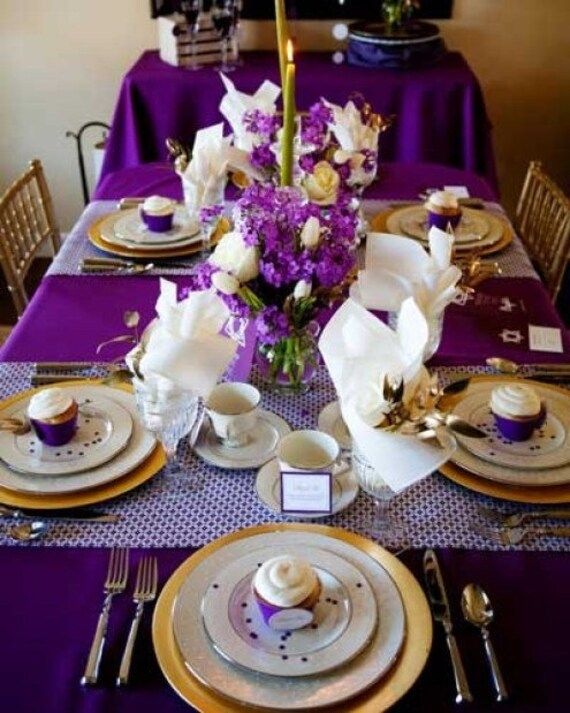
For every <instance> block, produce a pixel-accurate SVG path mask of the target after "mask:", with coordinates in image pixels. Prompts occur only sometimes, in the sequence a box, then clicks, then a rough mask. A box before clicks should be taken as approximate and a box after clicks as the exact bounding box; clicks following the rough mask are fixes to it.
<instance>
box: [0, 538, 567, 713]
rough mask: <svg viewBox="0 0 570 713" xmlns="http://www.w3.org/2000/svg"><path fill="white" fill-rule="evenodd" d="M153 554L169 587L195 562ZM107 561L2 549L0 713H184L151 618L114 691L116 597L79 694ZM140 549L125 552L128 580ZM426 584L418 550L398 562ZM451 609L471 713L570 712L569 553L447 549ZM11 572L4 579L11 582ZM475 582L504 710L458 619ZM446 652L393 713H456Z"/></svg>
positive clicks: (476, 642)
mask: <svg viewBox="0 0 570 713" xmlns="http://www.w3.org/2000/svg"><path fill="white" fill-rule="evenodd" d="M190 552H191V551H189V550H156V554H157V555H158V560H159V568H160V579H161V582H162V583H164V582H165V581H166V579H167V578H168V577H169V575H170V574H171V573H172V572H173V571H174V569H175V568H176V567H177V566H178V565H179V564H180V563H181V562H182V561H183V560H184V559H185V558H186V557H187V556H188V555H189V554H190ZM107 557H108V554H107V552H106V551H104V550H100V549H67V548H54V549H46V548H41V549H39V548H33V549H22V548H13V549H7V548H5V549H3V550H1V551H0V566H1V568H2V571H3V572H4V573H6V575H5V576H6V579H4V586H3V587H2V588H1V589H0V608H1V611H2V612H3V615H4V616H3V626H2V642H3V645H2V654H0V691H1V694H0V696H1V698H0V700H1V705H0V709H1V710H2V711H6V713H8V712H10V713H38V711H42V713H77V712H78V711H81V713H112V712H114V711H117V712H118V711H121V713H156V712H157V711H160V713H184V711H189V708H188V707H187V706H186V705H185V704H184V703H183V702H182V701H181V700H180V699H179V698H178V697H177V695H176V694H175V693H174V692H173V691H172V690H171V689H170V688H169V687H168V685H167V683H166V682H165V680H164V678H163V677H162V674H161V672H160V670H159V669H158V665H157V662H156V659H155V656H154V653H153V650H152V645H151V639H150V612H147V613H146V615H145V618H144V619H143V624H142V627H141V631H140V638H139V642H138V646H137V649H136V652H135V657H134V660H133V669H132V679H131V681H132V685H131V686H130V687H129V688H128V689H125V690H117V689H115V688H114V686H113V681H114V678H115V677H116V674H117V669H118V665H119V662H120V657H121V652H122V646H123V644H124V641H125V638H126V635H127V632H128V626H129V617H130V616H131V615H132V603H131V602H130V598H129V597H128V596H126V595H123V596H120V597H118V598H117V599H116V600H115V604H114V605H113V609H112V612H111V622H110V630H109V638H108V648H107V651H106V653H105V656H104V659H103V665H102V669H101V671H102V676H101V678H102V685H101V687H100V688H98V689H93V690H84V689H82V688H81V686H80V685H79V679H80V678H81V675H82V673H83V668H84V665H85V658H86V655H87V652H88V649H89V645H90V642H91V637H92V635H93V630H94V627H95V623H96V619H97V615H98V612H99V608H100V606H101V603H102V592H101V585H102V582H103V579H104V575H105V569H106V563H107ZM139 557H140V552H138V551H134V552H132V558H131V575H132V573H133V572H134V567H135V562H136V561H137V560H138V558H139ZM402 559H403V560H404V562H405V563H406V564H408V566H410V567H411V569H412V571H413V572H414V574H415V575H416V576H417V577H418V579H419V580H420V581H421V552H418V551H415V552H408V553H405V554H404V555H403V557H402ZM440 561H441V564H442V567H443V568H444V573H445V578H446V582H447V586H448V594H449V596H450V601H451V605H452V608H453V610H454V615H455V622H456V634H457V638H458V642H459V645H460V647H461V651H462V653H463V658H464V663H465V667H466V671H467V675H468V677H469V681H470V684H471V687H472V690H473V693H474V695H475V703H474V704H472V705H470V706H469V710H470V711H473V713H483V712H486V711H493V710H496V711H499V710H514V711H517V713H543V712H548V713H559V712H560V713H561V712H562V711H563V710H567V703H564V701H567V682H566V677H565V675H564V670H565V669H567V659H568V645H567V633H568V631H569V630H570V614H569V612H570V609H569V607H568V606H567V589H566V588H565V587H564V586H563V582H564V581H565V577H566V576H567V572H568V557H567V555H564V554H544V553H542V554H537V553H517V554H513V553H490V552H466V551H461V550H444V551H442V552H441V554H440ZM8 575H9V579H8ZM470 581H475V582H479V583H480V584H481V585H482V586H483V587H484V588H485V589H486V591H487V592H488V594H489V596H490V597H491V598H492V601H493V603H494V607H495V612H496V623H494V624H493V627H492V633H493V641H494V644H495V648H496V651H497V655H498V657H499V659H500V662H501V665H502V669H503V673H504V676H505V679H506V682H507V686H508V687H509V689H510V692H511V702H510V703H509V704H497V703H494V701H493V692H492V688H491V682H490V680H489V675H488V671H487V667H486V661H485V660H484V654H483V648H482V645H481V640H480V637H479V634H478V633H477V632H476V631H475V630H474V629H473V627H471V626H470V625H467V624H465V623H464V622H462V620H461V618H460V612H459V606H458V600H459V597H460V594H461V590H462V588H463V586H464V585H465V584H467V583H468V582H470ZM453 698H454V687H453V680H452V677H451V669H450V665H449V655H448V653H447V649H446V646H445V643H444V638H443V635H442V631H441V627H439V626H437V627H436V629H435V637H434V645H433V649H432V653H431V656H430V658H429V661H428V664H427V666H426V668H425V670H424V672H423V674H422V675H421V677H420V679H419V681H418V682H417V684H416V685H415V686H414V687H413V688H412V690H411V691H410V692H409V693H408V694H407V695H406V696H405V697H404V698H403V699H402V701H401V702H400V703H399V704H398V705H396V706H395V707H394V708H393V710H394V711H398V712H399V713H404V712H407V713H420V712H424V711H425V713H445V712H446V711H450V712H451V711H457V706H456V705H455V703H453Z"/></svg>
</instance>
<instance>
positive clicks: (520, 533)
mask: <svg viewBox="0 0 570 713" xmlns="http://www.w3.org/2000/svg"><path fill="white" fill-rule="evenodd" d="M471 529H472V530H473V532H475V533H476V534H477V535H481V537H485V538H487V539H488V540H492V541H493V542H497V543H498V544H499V545H518V544H519V543H520V542H522V541H523V540H524V539H525V538H526V537H541V536H547V537H570V527H508V528H503V529H499V530H496V529H493V528H491V527H486V526H485V525H480V524H479V523H477V522H474V523H472V525H471Z"/></svg>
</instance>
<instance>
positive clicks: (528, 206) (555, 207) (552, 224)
mask: <svg viewBox="0 0 570 713" xmlns="http://www.w3.org/2000/svg"><path fill="white" fill-rule="evenodd" d="M515 224H516V228H517V231H518V234H519V235H520V237H521V239H522V241H523V243H524V244H525V247H526V249H527V251H528V253H529V255H530V258H531V260H532V261H533V263H534V264H535V266H536V267H537V269H538V271H539V272H540V274H541V277H542V278H543V280H544V282H545V283H546V286H547V288H548V291H549V293H550V296H551V298H552V301H553V302H554V301H555V300H556V297H557V296H558V292H559V291H560V287H561V285H562V280H563V279H564V273H565V271H566V268H567V266H568V261H569V258H570V200H569V199H568V198H567V197H566V196H565V195H564V193H563V191H562V190H561V189H560V188H559V187H558V186H557V185H556V183H555V182H554V181H553V180H552V179H551V178H550V176H548V175H547V174H546V173H544V171H543V170H542V164H541V163H540V162H539V161H531V163H530V165H529V167H528V171H527V174H526V178H525V181H524V185H523V188H522V191H521V195H520V198H519V203H518V206H517V211H516V216H515Z"/></svg>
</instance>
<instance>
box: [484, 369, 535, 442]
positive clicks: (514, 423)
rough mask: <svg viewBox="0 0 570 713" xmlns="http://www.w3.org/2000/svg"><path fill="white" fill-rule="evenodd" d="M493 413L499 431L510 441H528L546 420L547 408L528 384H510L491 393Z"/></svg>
mask: <svg viewBox="0 0 570 713" xmlns="http://www.w3.org/2000/svg"><path fill="white" fill-rule="evenodd" d="M491 411H492V412H493V416H494V417H495V423H496V424H497V427H498V429H499V431H500V432H501V433H502V434H503V436H504V437H505V438H508V439H509V440H510V441H527V440H528V439H529V438H530V437H531V436H532V434H533V432H534V431H535V430H536V429H537V428H540V427H541V426H542V425H543V424H544V421H545V419H546V408H545V405H544V403H543V402H542V401H541V400H540V397H539V395H538V394H537V393H536V391H535V390H534V389H533V388H532V387H530V386H528V385H527V384H519V383H514V382H513V383H508V384H503V385H501V386H497V387H496V388H495V389H493V391H492V393H491Z"/></svg>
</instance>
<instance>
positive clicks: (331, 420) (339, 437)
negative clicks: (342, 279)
mask: <svg viewBox="0 0 570 713" xmlns="http://www.w3.org/2000/svg"><path fill="white" fill-rule="evenodd" d="M354 286H355V289H354V292H355V295H356V298H355V297H353V294H352V292H353V290H352V288H353V287H354ZM357 291H358V292H357ZM350 296H351V297H352V298H353V299H355V301H356V302H358V303H359V304H361V301H360V291H359V290H358V283H357V282H353V283H352V285H351V294H350ZM317 425H318V428H319V431H323V432H324V433H328V435H329V436H332V437H333V438H334V439H335V440H336V442H337V443H338V445H339V446H340V447H341V448H343V449H344V450H350V449H351V448H352V438H351V435H350V432H349V430H348V428H347V427H346V423H345V422H344V419H343V417H342V413H341V411H340V404H339V402H338V401H331V402H330V404H327V405H326V406H325V407H324V408H322V409H321V411H320V413H319V417H318V421H317Z"/></svg>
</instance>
